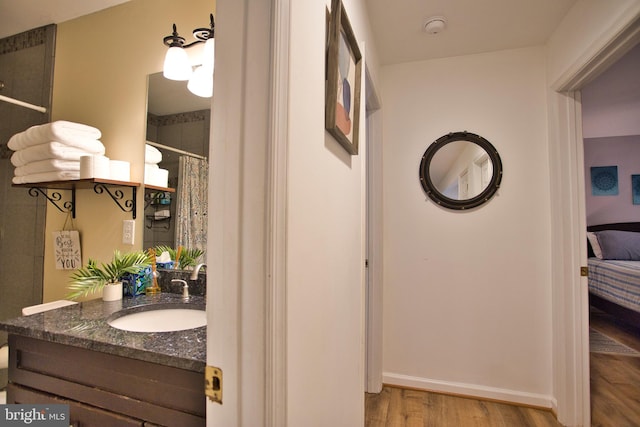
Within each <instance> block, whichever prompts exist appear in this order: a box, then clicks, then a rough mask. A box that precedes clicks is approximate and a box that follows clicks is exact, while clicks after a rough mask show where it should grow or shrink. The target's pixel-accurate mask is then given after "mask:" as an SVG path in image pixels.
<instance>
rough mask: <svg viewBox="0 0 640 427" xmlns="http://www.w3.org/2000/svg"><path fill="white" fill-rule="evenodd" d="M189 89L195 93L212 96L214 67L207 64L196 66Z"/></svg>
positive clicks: (206, 96) (207, 96)
mask: <svg viewBox="0 0 640 427" xmlns="http://www.w3.org/2000/svg"><path fill="white" fill-rule="evenodd" d="M187 89H189V91H190V92H191V93H193V94H194V95H198V96H201V97H203V98H211V97H212V96H213V69H212V68H209V67H205V66H200V67H198V68H196V70H195V71H194V72H193V75H192V76H191V79H189V83H188V84H187Z"/></svg>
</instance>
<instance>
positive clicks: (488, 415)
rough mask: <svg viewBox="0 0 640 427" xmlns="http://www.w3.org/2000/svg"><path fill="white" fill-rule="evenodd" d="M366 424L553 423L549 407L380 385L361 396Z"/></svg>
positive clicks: (496, 426) (509, 426)
mask: <svg viewBox="0 0 640 427" xmlns="http://www.w3.org/2000/svg"><path fill="white" fill-rule="evenodd" d="M365 405H366V406H365V426H366V427H418V426H420V427H520V426H522V427H551V426H552V427H557V426H560V423H558V422H557V421H556V418H555V416H554V415H553V414H552V413H551V411H547V410H543V409H534V408H527V407H521V406H515V405H509V404H506V403H499V402H489V401H485V400H478V399H469V398H465V397H458V396H450V395H444V394H438V393H431V392H427V391H418V390H408V389H401V388H396V387H389V386H384V387H383V389H382V392H380V393H379V394H370V393H367V395H366V397H365Z"/></svg>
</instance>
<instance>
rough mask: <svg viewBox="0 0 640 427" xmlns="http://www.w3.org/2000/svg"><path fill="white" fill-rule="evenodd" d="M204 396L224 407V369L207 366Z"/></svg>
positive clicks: (205, 369)
mask: <svg viewBox="0 0 640 427" xmlns="http://www.w3.org/2000/svg"><path fill="white" fill-rule="evenodd" d="M204 394H205V396H207V397H208V398H209V400H211V401H212V402H216V403H219V404H221V405H222V369H220V368H216V367H215V366H209V365H207V366H205V368H204Z"/></svg>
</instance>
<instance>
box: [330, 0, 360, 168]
mask: <svg viewBox="0 0 640 427" xmlns="http://www.w3.org/2000/svg"><path fill="white" fill-rule="evenodd" d="M326 66H327V72H326V90H325V128H326V129H327V131H329V133H330V134H331V135H333V137H334V138H336V140H337V141H338V142H339V143H340V145H342V146H343V147H344V148H345V150H347V152H348V153H349V154H352V155H357V154H358V139H359V128H360V97H361V92H362V90H361V89H362V88H361V84H362V82H361V80H362V54H361V53H360V48H359V47H358V42H357V41H356V38H355V35H354V34H353V30H352V28H351V24H350V23H349V18H348V17H347V13H346V11H345V9H344V6H343V5H342V0H332V1H331V18H330V20H329V34H328V41H327V59H326Z"/></svg>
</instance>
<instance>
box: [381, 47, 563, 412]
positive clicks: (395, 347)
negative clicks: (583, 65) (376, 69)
mask: <svg viewBox="0 0 640 427" xmlns="http://www.w3.org/2000/svg"><path fill="white" fill-rule="evenodd" d="M381 80H382V96H383V98H384V107H383V108H384V122H383V126H384V151H383V158H384V177H385V178H384V198H385V211H384V243H385V247H384V271H385V274H384V309H383V311H384V362H383V364H384V371H385V372H384V382H386V383H391V384H398V385H406V386H414V387H420V388H427V389H435V390H443V391H449V392H456V393H463V394H470V395H476V396H484V397H492V398H499V399H505V400H510V401H514V402H523V403H531V404H536V405H543V406H551V404H550V400H551V397H550V396H551V392H552V390H551V384H552V381H551V305H550V304H551V301H550V294H551V289H550V260H549V254H548V248H549V244H550V242H549V220H550V219H549V209H550V206H549V196H548V188H549V180H548V166H547V156H548V154H547V143H546V140H547V138H546V132H547V128H546V99H545V86H546V84H545V58H544V50H543V49H542V48H529V49H521V50H510V51H501V52H495V53H488V54H481V55H470V56H463V57H453V58H447V59H438V60H431V61H424V62H416V63H408V64H401V65H395V66H386V67H383V69H382V79H381ZM463 130H467V131H469V132H474V133H477V134H479V135H481V136H483V137H485V138H487V139H488V140H489V141H490V142H491V143H492V144H493V145H494V146H495V147H496V149H497V150H498V152H499V154H500V156H501V159H502V163H503V165H504V176H503V180H502V186H501V188H500V190H499V191H498V193H497V195H496V196H495V198H494V199H492V200H491V201H490V202H489V203H488V204H486V205H484V206H482V207H480V208H477V209H474V210H472V211H465V212H459V211H450V210H445V209H442V208H440V207H438V206H436V205H435V204H434V203H432V202H431V201H430V200H429V199H427V197H426V196H425V194H424V192H423V191H422V189H421V187H420V183H419V181H418V166H419V164H420V159H421V156H422V155H423V153H424V151H425V149H426V148H427V146H428V145H429V144H430V143H431V142H433V141H434V140H436V139H437V138H439V137H440V136H442V135H444V134H446V133H448V132H453V131H463Z"/></svg>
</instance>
